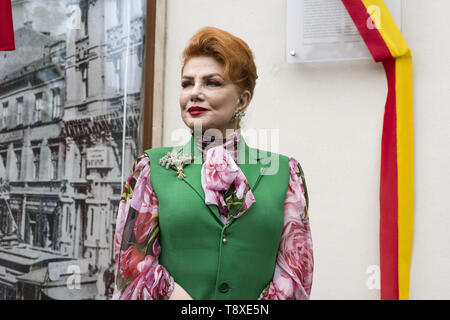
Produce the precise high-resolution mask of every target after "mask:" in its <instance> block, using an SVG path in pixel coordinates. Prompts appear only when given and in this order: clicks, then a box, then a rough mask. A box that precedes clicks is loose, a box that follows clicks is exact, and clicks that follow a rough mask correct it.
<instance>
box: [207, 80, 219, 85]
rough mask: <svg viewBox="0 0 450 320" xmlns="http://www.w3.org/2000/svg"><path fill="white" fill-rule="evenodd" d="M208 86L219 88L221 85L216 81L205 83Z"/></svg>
mask: <svg viewBox="0 0 450 320" xmlns="http://www.w3.org/2000/svg"><path fill="white" fill-rule="evenodd" d="M206 83H207V84H208V85H210V86H217V87H218V86H221V85H222V84H221V83H220V82H219V81H217V80H208V81H207V82H206Z"/></svg>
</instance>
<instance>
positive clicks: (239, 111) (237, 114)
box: [231, 109, 245, 121]
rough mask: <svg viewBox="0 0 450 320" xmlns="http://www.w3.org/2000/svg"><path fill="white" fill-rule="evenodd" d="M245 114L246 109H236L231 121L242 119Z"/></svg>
mask: <svg viewBox="0 0 450 320" xmlns="http://www.w3.org/2000/svg"><path fill="white" fill-rule="evenodd" d="M244 116H245V111H244V110H243V109H236V110H234V113H233V117H231V121H235V120H241V119H242V118H243V117H244Z"/></svg>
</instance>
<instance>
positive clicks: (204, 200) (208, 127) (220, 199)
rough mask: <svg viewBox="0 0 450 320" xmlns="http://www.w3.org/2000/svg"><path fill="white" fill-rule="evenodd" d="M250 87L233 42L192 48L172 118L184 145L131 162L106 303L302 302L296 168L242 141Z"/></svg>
mask: <svg viewBox="0 0 450 320" xmlns="http://www.w3.org/2000/svg"><path fill="white" fill-rule="evenodd" d="M256 79H257V73H256V66H255V63H254V60H253V54H252V52H251V50H250V49H249V47H248V46H247V44H246V43H245V42H244V41H242V40H241V39H239V38H237V37H235V36H233V35H231V34H229V33H227V32H225V31H223V30H220V29H217V28H212V27H206V28H203V29H202V30H200V31H199V32H198V33H197V34H195V35H194V36H193V37H192V38H191V40H190V42H189V45H188V46H187V48H186V49H185V51H184V64H183V68H182V74H181V86H182V90H181V94H180V109H181V116H182V119H183V121H184V123H185V124H186V125H187V126H188V127H189V128H190V129H191V132H192V136H191V139H190V141H189V142H188V143H187V144H186V145H184V146H182V148H179V147H178V148H154V149H150V150H147V151H146V152H145V153H144V154H143V155H141V156H140V157H139V158H138V159H137V160H136V162H135V164H134V167H133V170H132V174H131V175H130V177H129V178H128V180H127V182H126V185H125V187H124V190H123V194H122V199H121V202H120V207H119V213H118V217H117V226H116V236H115V263H116V264H115V266H116V282H115V289H114V295H113V299H280V300H285V299H309V295H310V291H311V284H312V273H313V253H312V241H311V233H310V227H309V220H308V195H307V190H306V184H305V181H304V176H303V172H302V169H301V167H300V165H299V163H298V162H297V161H296V160H295V159H294V158H288V157H286V156H283V155H278V154H275V153H270V152H263V151H261V150H258V149H253V148H250V147H248V146H247V144H246V143H245V141H244V140H243V139H242V138H241V135H240V119H241V118H242V117H243V116H244V114H245V110H246V108H247V107H248V105H249V103H250V101H251V99H252V97H253V90H254V87H255V82H256ZM210 132H215V136H214V139H212V138H211V139H208V138H207V136H208V135H207V133H210ZM202 134H203V135H202ZM220 137H225V138H224V139H221V138H220ZM275 162H276V165H277V166H278V170H276V173H274V174H264V173H265V172H267V171H265V170H267V168H269V167H270V165H273V164H275ZM174 170H176V171H177V172H175V171H174Z"/></svg>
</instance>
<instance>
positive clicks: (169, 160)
mask: <svg viewBox="0 0 450 320" xmlns="http://www.w3.org/2000/svg"><path fill="white" fill-rule="evenodd" d="M192 160H193V156H192V154H190V153H184V152H183V150H182V149H179V150H174V151H169V152H168V153H167V154H166V155H165V156H164V157H162V158H161V159H159V164H160V165H161V166H163V167H166V169H169V168H171V169H173V170H175V171H177V172H178V175H177V178H178V179H183V178H185V177H186V175H185V174H184V173H183V168H184V167H185V166H186V165H188V164H190V163H191V162H192Z"/></svg>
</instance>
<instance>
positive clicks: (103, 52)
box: [0, 0, 146, 299]
mask: <svg viewBox="0 0 450 320" xmlns="http://www.w3.org/2000/svg"><path fill="white" fill-rule="evenodd" d="M145 3H146V1H145V0H136V1H132V2H127V1H120V0H90V1H88V0H67V1H65V7H64V8H63V9H64V10H62V11H61V12H58V11H57V8H55V9H54V10H55V12H54V13H53V14H54V15H55V17H60V21H63V23H65V24H66V25H67V26H68V27H67V28H65V29H64V30H65V31H66V32H64V33H60V34H54V33H53V32H52V31H54V30H61V29H62V28H61V26H55V28H51V27H47V29H42V28H43V27H42V25H45V24H44V23H43V22H42V20H43V19H46V17H45V16H39V15H36V14H34V12H36V11H32V10H31V9H30V8H31V7H30V6H33V7H32V8H34V9H36V8H39V5H41V6H42V7H41V9H42V8H45V6H47V5H48V1H44V0H37V1H27V0H25V1H23V0H21V1H12V5H13V14H14V16H15V18H14V21H20V22H22V25H17V24H15V41H16V48H17V50H15V51H12V52H7V53H4V54H2V56H1V57H0V249H1V248H2V247H3V246H4V245H5V243H6V242H8V241H7V240H8V239H10V238H14V237H15V238H16V239H17V242H16V244H14V243H15V242H9V244H8V250H9V252H14V250H15V249H14V246H17V248H16V249H17V250H18V251H20V250H22V249H21V247H20V246H23V245H27V246H29V247H31V248H35V249H36V250H38V249H39V250H50V251H51V252H53V254H55V255H60V256H61V257H72V258H71V259H85V260H87V261H88V262H89V264H90V265H91V266H93V268H95V269H96V270H100V271H102V272H103V271H105V270H109V269H110V268H111V265H112V263H113V256H114V241H113V240H114V232H115V221H116V217H117V211H118V207H119V200H120V196H121V188H122V178H125V179H126V177H127V176H128V174H129V173H130V170H131V166H132V164H133V161H134V160H135V158H136V157H137V156H138V152H139V150H140V149H141V146H140V144H141V138H140V137H141V133H142V131H141V130H142V125H141V114H142V111H141V110H142V107H143V106H142V105H143V104H142V100H143V93H142V84H143V81H142V80H143V67H144V63H143V43H144V25H145V15H144V13H145ZM47 9H48V8H47ZM30 12H31V14H30ZM16 16H17V19H16ZM64 17H65V18H64ZM64 19H65V20H64ZM56 20H58V19H55V21H56ZM124 105H126V106H127V107H126V108H124ZM122 169H123V174H122ZM2 239H3V240H2ZM39 250H38V251H36V252H37V253H35V254H38V255H39V254H40V253H39V252H44V251H39ZM42 254H43V253H42ZM9 258H11V259H13V256H11V255H7V256H4V257H3V258H2V259H0V271H2V270H3V269H1V268H2V267H3V268H8V270H11V268H9V267H6V266H7V265H8V263H9V262H8V259H9ZM13 260H14V259H13ZM45 268H46V266H45V265H42V266H40V269H41V270H39V269H36V268H30V269H29V270H25V269H24V270H22V271H21V273H20V275H19V273H18V272H16V271H12V273H7V274H8V276H7V277H6V273H5V277H6V278H7V279H12V277H20V279H16V280H15V282H14V283H17V280H20V281H19V282H20V283H22V286H23V287H25V288H28V287H30V285H31V286H32V284H33V283H34V284H35V285H36V284H38V283H41V282H42V281H41V280H42V279H43V278H42V275H43V274H44V275H45V274H46V272H44V269H45ZM5 270H6V269H5ZM5 272H6V271H5ZM8 272H9V271H8ZM30 272H31V274H27V273H30ZM1 277H2V274H1V272H0V278H1ZM6 278H5V279H6ZM110 278H111V277H108V276H106V277H105V279H106V281H112V279H110ZM86 279H88V280H87V281H88V282H89V281H91V280H89V277H87V278H86V277H85V278H84V280H86ZM84 280H83V281H84ZM0 281H1V280H0ZM88 282H86V283H88ZM91 282H92V281H91ZM89 283H90V282H89ZM41 284H42V283H41ZM41 287H42V286H41V285H38V286H36V288H41ZM91 287H92V286H91ZM100 287H101V286H100ZM105 287H106V288H110V285H109V283H107V284H106V285H105ZM41 289H42V288H41ZM91 289H92V288H91ZM5 290H6V289H5ZM8 290H12V289H11V288H10V289H8ZM58 290H59V291H61V290H64V288H62V287H61V288H60V289H58ZM58 290H56V289H54V290H50V293H52V292H53V293H54V292H59V291H58ZM106 291H107V294H109V291H108V290H106ZM5 292H6V291H5ZM10 296H11V295H10V294H7V293H4V294H3V295H2V297H3V298H8V297H10ZM16 296H17V295H16ZM19 296H20V295H19ZM44 296H47V295H45V294H44V295H40V294H36V295H35V296H34V298H36V299H37V298H39V299H40V298H43V297H44ZM51 296H52V294H50V295H49V297H50V298H51ZM100 296H102V295H100ZM21 297H22V298H23V297H25V298H27V297H28V298H30V297H31V295H25V296H23V295H22V296H21ZM96 297H97V298H98V297H99V295H98V294H97V296H96Z"/></svg>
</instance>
